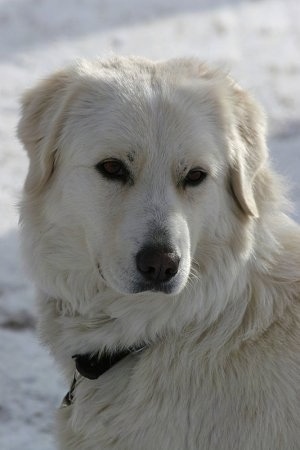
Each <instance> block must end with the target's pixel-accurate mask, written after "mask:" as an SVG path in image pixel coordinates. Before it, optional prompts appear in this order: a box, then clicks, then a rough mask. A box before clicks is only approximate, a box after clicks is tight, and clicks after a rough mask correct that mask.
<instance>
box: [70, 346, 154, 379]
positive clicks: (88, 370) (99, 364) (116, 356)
mask: <svg viewBox="0 0 300 450" xmlns="http://www.w3.org/2000/svg"><path fill="white" fill-rule="evenodd" d="M143 348H145V345H143V346H141V347H133V348H128V349H125V350H117V351H115V352H114V353H109V352H107V351H104V352H102V353H101V354H100V355H93V354H91V353H85V354H84V355H74V356H73V358H74V359H75V364H76V369H77V370H78V372H79V373H80V375H82V376H83V377H84V378H88V379H89V380H96V379H97V378H99V377H100V375H103V374H104V373H105V372H107V371H108V370H109V369H110V368H111V367H113V366H114V365H115V364H117V363H118V362H119V361H121V360H122V359H124V358H125V357H126V356H128V355H130V354H131V353H136V352H138V351H141V350H142V349H143Z"/></svg>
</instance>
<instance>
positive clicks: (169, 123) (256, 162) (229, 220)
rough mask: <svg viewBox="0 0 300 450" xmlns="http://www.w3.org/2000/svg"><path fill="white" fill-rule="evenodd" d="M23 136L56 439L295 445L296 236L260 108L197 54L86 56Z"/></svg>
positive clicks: (25, 125) (25, 207) (87, 449)
mask: <svg viewBox="0 0 300 450" xmlns="http://www.w3.org/2000/svg"><path fill="white" fill-rule="evenodd" d="M19 137H20V139H21V140H22V141H23V143H24V145H25V148H26V150H27V151H28V154H29V158H30V168H29V173H28V177H27V180H26V183H25V189H24V198H23V201H22V205H21V223H22V241H23V247H24V252H25V257H26V259H27V262H28V266H29V268H30V269H31V274H32V277H33V279H34V281H35V283H36V285H37V288H38V292H39V308H40V331H41V335H42V338H43V340H44V342H45V343H46V344H47V345H48V346H49V347H50V348H51V350H52V352H53V354H54V356H55V358H56V359H57V360H58V361H59V363H61V365H62V366H63V368H64V371H65V373H66V376H67V377H68V380H69V381H70V383H71V388H70V391H69V393H68V395H67V396H66V398H65V400H64V402H63V405H62V407H61V408H60V410H59V413H58V420H57V424H58V426H57V430H58V431H57V434H58V440H59V442H60V448H61V449H62V450H67V449H68V450H70V449H72V450H104V449H105V450H108V449H111V450H112V449H113V450H171V449H172V450H186V449H187V450H199V449H201V450H293V449H300V326H299V324H300V305H299V298H300V296H299V292H300V232H299V227H298V226H297V225H296V224H295V223H294V222H293V221H291V220H290V219H288V218H287V216H286V215H285V214H284V213H283V212H282V211H283V207H284V196H283V193H282V192H283V190H282V185H281V183H280V181H279V179H278V176H277V175H275V174H274V172H273V171H272V170H271V169H270V165H269V162H268V158H267V149H266V144H265V121H264V117H263V114H262V112H261V111H260V108H259V107H258V106H257V105H256V103H255V102H254V101H253V100H252V99H251V98H250V97H249V96H248V95H247V94H246V93H245V92H244V91H243V90H242V89H241V88H240V87H239V86H238V85H237V84H236V83H234V81H233V80H231V79H230V78H229V77H228V76H226V75H223V74H221V73H220V72H218V71H212V70H209V69H208V68H207V67H206V66H204V65H203V64H200V63H199V62H197V61H195V60H171V61H167V62H158V63H154V62H151V61H147V60H143V59H136V58H129V59H125V58H124V59H123V58H115V59H112V60H110V61H94V62H85V61H83V62H81V63H79V64H77V65H76V66H75V67H72V68H68V69H66V70H64V71H61V72H58V73H56V74H54V75H52V76H51V77H50V78H49V79H47V80H45V81H43V82H42V83H40V84H39V85H38V86H37V87H36V88H34V89H32V90H31V91H29V92H28V93H27V95H25V98H24V101H23V110H22V117H21V120H20V124H19ZM72 380H73V382H72Z"/></svg>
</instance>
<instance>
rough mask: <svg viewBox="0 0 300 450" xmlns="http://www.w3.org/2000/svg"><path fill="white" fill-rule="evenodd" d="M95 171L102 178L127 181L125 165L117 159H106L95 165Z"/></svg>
mask: <svg viewBox="0 0 300 450" xmlns="http://www.w3.org/2000/svg"><path fill="white" fill-rule="evenodd" d="M96 169H97V170H98V172H100V173H101V174H102V175H103V176H104V177H106V178H110V179H112V180H120V181H124V182H125V181H127V179H128V175H129V174H128V170H127V169H126V167H125V165H124V164H123V163H122V162H121V161H119V160H118V159H107V160H105V161H101V162H100V163H98V164H96Z"/></svg>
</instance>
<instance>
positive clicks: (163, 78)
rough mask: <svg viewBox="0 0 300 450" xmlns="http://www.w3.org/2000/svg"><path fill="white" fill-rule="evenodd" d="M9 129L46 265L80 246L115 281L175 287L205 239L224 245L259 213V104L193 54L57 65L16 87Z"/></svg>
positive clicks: (70, 257) (134, 289) (76, 255)
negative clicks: (32, 84)
mask: <svg viewBox="0 0 300 450" xmlns="http://www.w3.org/2000/svg"><path fill="white" fill-rule="evenodd" d="M19 137H20V139H21V140H22V141H23V143H24V145H25V147H26V149H27V151H28V154H29V159H30V168H29V172H28V176H27V180H26V183H25V197H24V204H25V203H26V202H27V204H28V202H31V203H32V204H34V205H35V207H34V208H31V213H30V214H31V215H28V214H23V221H24V224H25V227H26V221H27V220H29V221H30V226H31V228H33V229H34V230H35V231H34V233H35V235H36V237H35V243H33V242H31V244H30V245H31V247H32V250H31V251H32V252H37V250H36V247H37V246H38V247H40V248H41V247H43V251H41V254H43V255H44V259H45V260H47V262H48V264H52V266H53V267H52V269H51V270H52V273H55V270H65V272H67V270H68V267H69V266H72V265H76V262H75V260H76V259H80V258H81V256H80V255H83V254H84V255H85V256H84V257H82V261H84V262H82V264H85V265H86V270H87V271H88V270H89V269H88V267H89V266H90V267H92V266H93V268H94V269H95V270H96V271H97V275H98V276H99V278H101V279H102V280H104V282H105V283H106V285H107V286H109V287H110V288H112V289H113V290H114V291H117V292H119V293H122V294H133V293H138V292H143V291H161V292H164V293H171V294H177V293H179V292H180V291H181V290H182V289H183V288H184V287H185V286H186V284H187V282H188V280H189V278H190V277H191V274H192V273H193V267H194V266H197V268H198V269H199V268H200V269H199V270H200V271H201V266H202V262H203V261H204V260H205V258H207V254H206V252H205V248H207V245H208V243H209V245H210V246H211V248H212V247H213V246H217V245H224V244H225V245H229V244H228V243H229V242H231V243H232V242H233V241H234V240H235V239H237V240H238V235H237V234H236V230H237V227H236V226H234V225H233V224H237V223H238V224H239V226H243V227H245V226H246V225H247V224H249V223H251V222H252V221H253V220H254V219H255V218H257V217H258V216H259V205H258V203H259V201H258V196H259V194H258V193H259V189H260V187H259V178H260V177H259V174H260V172H261V171H262V170H263V166H264V162H265V159H266V149H265V143H264V119H263V116H262V113H261V112H260V110H259V108H258V107H257V106H256V104H255V103H254V102H253V100H252V99H251V98H249V96H248V95H247V94H246V93H245V92H243V91H242V90H241V89H240V88H239V87H238V86H237V85H236V84H235V83H234V82H233V81H231V80H230V79H229V78H228V77H226V76H225V75H222V74H220V73H219V72H216V71H210V70H208V69H207V68H206V67H205V66H204V65H201V64H199V63H198V62H196V61H189V60H174V61H169V62H165V63H152V62H149V61H145V60H139V59H115V60H112V61H108V62H101V61H96V62H93V63H88V62H82V63H80V64H78V65H77V66H76V67H73V68H70V69H67V70H65V71H62V72H59V73H56V74H54V75H52V76H51V77H50V78H49V79H47V80H46V81H43V82H42V83H41V84H40V85H39V86H37V87H36V88H34V89H33V90H31V91H29V92H28V93H27V95H26V96H25V97H24V100H23V110H22V117H21V120H20V123H19ZM24 209H25V208H23V210H24ZM33 216H34V218H33ZM37 216H38V220H37V219H36V217H37ZM50 234H51V245H50V244H49V239H48V237H49V235H50ZM53 236H55V239H53ZM34 247H35V249H34ZM45 247H47V250H45ZM79 248H80V251H79V250H78V249H79ZM60 253H61V254H64V259H63V260H64V264H65V266H64V268H59V267H58V266H59V265H56V262H57V260H58V259H60V260H61V259H62V258H59V257H58V255H59V254H60ZM45 254H46V256H45ZM66 255H67V256H66ZM42 259H43V258H41V255H39V257H38V258H36V261H37V262H36V264H37V265H42V264H43V261H42ZM51 261H52V262H51ZM68 264H69V266H68ZM78 267H79V266H78ZM48 272H49V271H48Z"/></svg>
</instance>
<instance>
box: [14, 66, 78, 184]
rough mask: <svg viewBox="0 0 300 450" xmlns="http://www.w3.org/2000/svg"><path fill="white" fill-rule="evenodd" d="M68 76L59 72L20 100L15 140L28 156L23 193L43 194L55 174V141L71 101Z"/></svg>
mask: <svg viewBox="0 0 300 450" xmlns="http://www.w3.org/2000/svg"><path fill="white" fill-rule="evenodd" d="M70 84H71V80H70V75H69V74H68V73H67V72H64V71H60V72H57V73H55V74H53V75H52V76H51V77H49V78H48V79H46V80H44V81H42V82H41V83H40V84H39V85H38V86H37V87H35V88H33V89H30V90H29V91H28V92H27V93H26V94H25V95H24V97H23V100H22V112H21V119H20V121H19V125H18V137H19V139H20V140H21V141H22V142H23V144H24V146H25V148H26V150H27V152H28V155H29V161H30V165H29V172H28V175H27V179H26V181H25V190H26V191H27V192H30V193H37V192H40V191H41V190H42V188H43V187H44V186H45V184H46V183H47V181H48V180H49V178H50V177H51V175H52V173H53V171H54V165H55V159H56V156H55V155H56V152H57V140H58V137H59V135H60V132H61V130H62V127H63V122H64V112H65V110H66V107H67V105H68V103H69V101H70V96H71V93H70V91H71V89H70Z"/></svg>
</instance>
